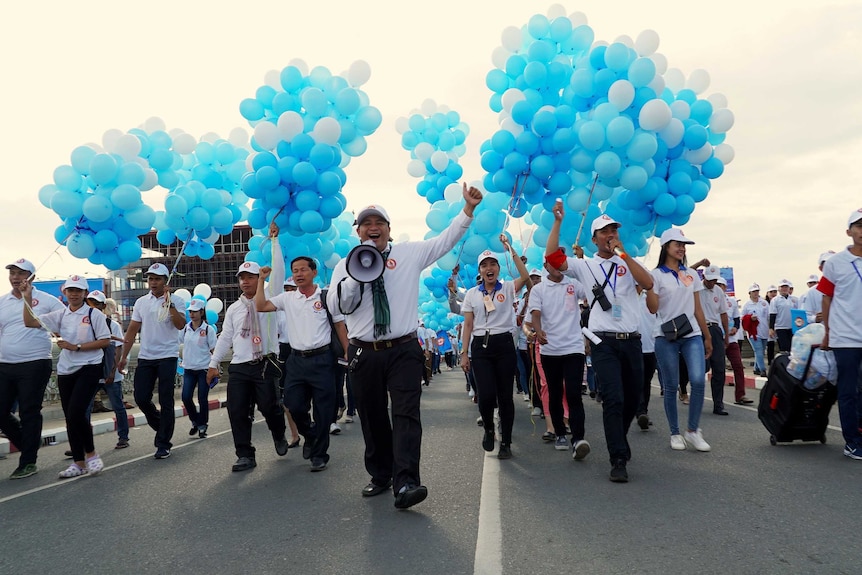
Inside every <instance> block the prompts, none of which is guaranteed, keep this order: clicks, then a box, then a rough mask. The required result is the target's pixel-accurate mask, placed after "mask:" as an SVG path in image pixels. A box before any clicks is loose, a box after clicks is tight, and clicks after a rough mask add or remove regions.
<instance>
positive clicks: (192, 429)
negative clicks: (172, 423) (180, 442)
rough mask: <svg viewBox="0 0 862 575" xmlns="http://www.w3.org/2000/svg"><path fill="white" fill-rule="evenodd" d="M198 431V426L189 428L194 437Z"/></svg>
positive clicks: (191, 435)
mask: <svg viewBox="0 0 862 575" xmlns="http://www.w3.org/2000/svg"><path fill="white" fill-rule="evenodd" d="M197 432H198V426H197V425H193V426H192V428H191V429H190V430H189V437H194V435H195V433H197Z"/></svg>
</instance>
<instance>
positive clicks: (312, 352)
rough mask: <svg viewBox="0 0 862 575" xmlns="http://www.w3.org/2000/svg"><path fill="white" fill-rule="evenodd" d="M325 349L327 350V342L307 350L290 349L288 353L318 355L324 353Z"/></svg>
mask: <svg viewBox="0 0 862 575" xmlns="http://www.w3.org/2000/svg"><path fill="white" fill-rule="evenodd" d="M327 351H329V344H328V343H327V344H326V345H322V346H320V347H317V348H314V349H307V350H301V349H292V350H291V351H290V353H292V354H294V355H298V356H299V357H312V356H314V355H320V354H321V353H326V352H327Z"/></svg>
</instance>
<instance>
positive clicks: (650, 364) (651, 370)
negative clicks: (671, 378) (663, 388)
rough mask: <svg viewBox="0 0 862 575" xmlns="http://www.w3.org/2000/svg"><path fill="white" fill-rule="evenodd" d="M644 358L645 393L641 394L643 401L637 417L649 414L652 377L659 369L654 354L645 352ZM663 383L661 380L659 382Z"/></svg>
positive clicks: (639, 405) (639, 406)
mask: <svg viewBox="0 0 862 575" xmlns="http://www.w3.org/2000/svg"><path fill="white" fill-rule="evenodd" d="M643 356H644V387H643V393H642V394H641V400H640V403H639V404H638V410H637V414H636V415H645V414H647V413H649V396H650V388H651V387H652V376H653V375H655V372H656V369H657V368H658V363H657V362H656V359H655V353H654V352H651V351H650V352H645V353H644V354H643ZM659 383H661V380H659Z"/></svg>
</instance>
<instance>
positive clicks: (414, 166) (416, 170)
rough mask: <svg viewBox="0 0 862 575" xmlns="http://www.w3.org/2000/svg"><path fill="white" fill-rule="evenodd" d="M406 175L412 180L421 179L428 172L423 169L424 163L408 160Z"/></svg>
mask: <svg viewBox="0 0 862 575" xmlns="http://www.w3.org/2000/svg"><path fill="white" fill-rule="evenodd" d="M407 173H408V174H410V175H411V176H413V177H414V178H421V177H423V176H424V175H425V174H427V173H428V170H427V169H426V168H425V162H423V161H422V160H410V161H409V162H408V163H407Z"/></svg>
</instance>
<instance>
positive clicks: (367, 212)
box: [353, 204, 390, 226]
mask: <svg viewBox="0 0 862 575" xmlns="http://www.w3.org/2000/svg"><path fill="white" fill-rule="evenodd" d="M368 216H380V217H381V218H383V219H384V220H386V223H387V224H388V223H390V220H389V214H387V213H386V210H384V209H383V208H382V207H381V206H375V205H373V204H372V205H370V206H366V207H364V208H362V209H361V210H359V214H358V215H357V216H356V221H354V222H353V225H354V226H358V225H359V224H361V223H362V220H364V219H365V218H367V217H368Z"/></svg>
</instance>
